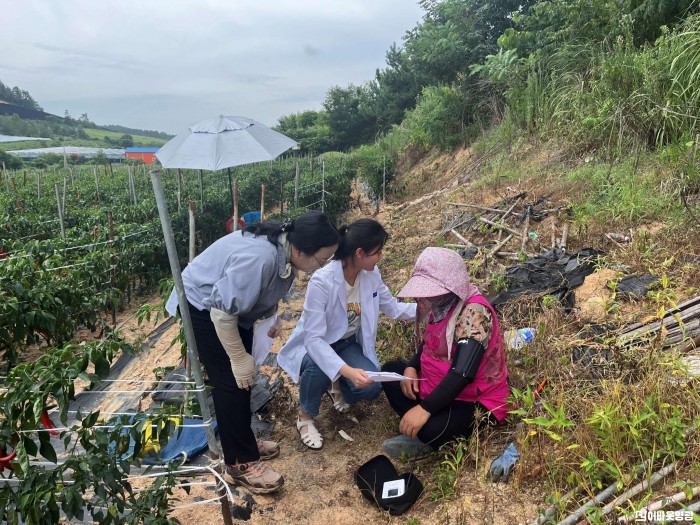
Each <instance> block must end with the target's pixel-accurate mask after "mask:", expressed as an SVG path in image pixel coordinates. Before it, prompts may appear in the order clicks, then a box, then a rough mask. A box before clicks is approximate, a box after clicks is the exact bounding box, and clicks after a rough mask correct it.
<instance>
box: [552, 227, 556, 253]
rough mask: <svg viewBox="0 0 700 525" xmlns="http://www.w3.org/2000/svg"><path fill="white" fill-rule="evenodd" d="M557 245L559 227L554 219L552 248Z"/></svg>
mask: <svg viewBox="0 0 700 525" xmlns="http://www.w3.org/2000/svg"><path fill="white" fill-rule="evenodd" d="M556 247H557V227H556V225H555V224H554V221H552V248H556Z"/></svg>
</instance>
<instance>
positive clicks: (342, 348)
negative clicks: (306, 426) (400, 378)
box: [299, 336, 382, 417]
mask: <svg viewBox="0 0 700 525" xmlns="http://www.w3.org/2000/svg"><path fill="white" fill-rule="evenodd" d="M333 346H334V347H335V348H334V349H335V352H336V353H337V354H338V356H339V357H340V358H341V359H342V360H343V361H345V363H346V364H347V365H348V366H351V367H353V368H361V369H362V370H372V371H375V372H376V371H378V369H377V367H376V366H375V365H374V363H372V361H370V360H369V359H367V358H366V357H365V356H364V354H363V353H362V347H361V346H360V345H359V343H358V342H357V340H356V339H355V336H352V337H348V338H347V339H341V340H340V341H338V342H337V343H335V344H334V345H333ZM330 386H331V380H330V379H329V378H328V376H327V375H326V374H324V373H323V371H322V370H321V369H320V368H319V367H318V365H317V364H316V363H315V362H314V360H313V359H311V357H310V356H309V354H306V355H305V356H304V359H303V360H302V362H301V373H300V375H299V405H300V406H301V409H302V410H303V411H304V412H306V413H307V414H309V415H310V416H312V417H316V416H317V415H318V413H319V410H320V408H321V397H323V394H324V393H325V392H326V390H328V388H329V387H330ZM340 391H341V392H342V394H343V399H345V402H346V403H350V404H352V403H355V402H357V401H371V400H372V399H376V398H377V397H379V394H381V393H382V385H381V383H373V384H372V385H370V386H368V387H366V388H357V387H356V386H355V385H353V384H352V383H351V382H350V381H348V380H347V379H345V378H344V377H342V376H341V377H340Z"/></svg>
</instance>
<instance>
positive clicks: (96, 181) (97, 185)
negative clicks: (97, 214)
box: [92, 166, 100, 204]
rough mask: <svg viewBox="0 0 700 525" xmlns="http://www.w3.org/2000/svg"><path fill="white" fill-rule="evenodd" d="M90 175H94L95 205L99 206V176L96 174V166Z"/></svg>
mask: <svg viewBox="0 0 700 525" xmlns="http://www.w3.org/2000/svg"><path fill="white" fill-rule="evenodd" d="M92 173H93V175H95V194H96V195H97V203H98V204H99V202H100V181H99V175H98V172H97V166H93V167H92Z"/></svg>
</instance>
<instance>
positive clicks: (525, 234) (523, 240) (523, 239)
mask: <svg viewBox="0 0 700 525" xmlns="http://www.w3.org/2000/svg"><path fill="white" fill-rule="evenodd" d="M530 210H531V207H530V206H528V207H527V211H525V224H524V225H523V236H522V237H521V239H520V251H521V252H524V251H525V243H526V242H527V240H528V239H529V236H528V231H529V230H530Z"/></svg>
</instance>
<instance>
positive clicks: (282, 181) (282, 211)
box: [280, 177, 284, 215]
mask: <svg viewBox="0 0 700 525" xmlns="http://www.w3.org/2000/svg"><path fill="white" fill-rule="evenodd" d="M280 215H284V179H283V178H282V177H280Z"/></svg>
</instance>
